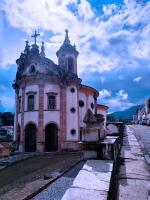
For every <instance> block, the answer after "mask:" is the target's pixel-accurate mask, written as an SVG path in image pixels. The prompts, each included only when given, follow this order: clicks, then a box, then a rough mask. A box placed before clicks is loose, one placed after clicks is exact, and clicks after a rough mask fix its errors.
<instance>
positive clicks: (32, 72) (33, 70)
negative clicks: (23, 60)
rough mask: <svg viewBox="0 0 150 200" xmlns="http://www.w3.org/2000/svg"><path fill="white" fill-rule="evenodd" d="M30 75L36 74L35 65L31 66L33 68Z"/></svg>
mask: <svg viewBox="0 0 150 200" xmlns="http://www.w3.org/2000/svg"><path fill="white" fill-rule="evenodd" d="M30 73H31V74H34V73H35V66H34V65H31V67H30Z"/></svg>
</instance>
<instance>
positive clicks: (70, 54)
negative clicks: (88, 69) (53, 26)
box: [56, 29, 79, 74]
mask: <svg viewBox="0 0 150 200" xmlns="http://www.w3.org/2000/svg"><path fill="white" fill-rule="evenodd" d="M65 32H66V33H65V39H64V42H63V44H62V46H61V47H60V49H59V50H58V51H57V52H56V55H57V57H58V65H59V66H60V67H62V68H63V69H64V70H65V71H66V72H70V73H75V74H77V57H78V54H79V53H78V51H77V50H76V47H75V45H74V46H73V45H71V43H70V40H69V36H68V30H67V29H66V30H65Z"/></svg>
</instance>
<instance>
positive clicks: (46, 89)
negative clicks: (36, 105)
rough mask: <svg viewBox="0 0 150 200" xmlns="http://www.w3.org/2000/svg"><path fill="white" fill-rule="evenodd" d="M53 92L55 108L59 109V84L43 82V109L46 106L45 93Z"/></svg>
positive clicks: (45, 108) (46, 98)
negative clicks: (54, 94)
mask: <svg viewBox="0 0 150 200" xmlns="http://www.w3.org/2000/svg"><path fill="white" fill-rule="evenodd" d="M49 92H55V93H57V95H56V110H60V86H59V85H57V84H52V83H51V84H45V87H44V110H47V108H48V97H47V93H49Z"/></svg>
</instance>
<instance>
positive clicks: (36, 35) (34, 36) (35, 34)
mask: <svg viewBox="0 0 150 200" xmlns="http://www.w3.org/2000/svg"><path fill="white" fill-rule="evenodd" d="M39 35H40V34H39V33H37V32H36V31H35V33H34V35H31V37H33V38H34V43H35V44H36V39H37V37H38V36H39Z"/></svg>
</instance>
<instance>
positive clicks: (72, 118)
mask: <svg viewBox="0 0 150 200" xmlns="http://www.w3.org/2000/svg"><path fill="white" fill-rule="evenodd" d="M72 87H73V88H74V89H75V92H74V93H72V92H71V91H70V89H71V88H72ZM72 107H74V108H75V109H76V112H75V113H72V112H71V111H70V109H71V108H72ZM66 112H67V114H66V115H67V116H66V118H67V127H66V129H67V138H66V139H67V141H77V140H79V126H78V95H77V88H76V86H73V85H72V86H69V87H67V89H66ZM71 129H75V130H76V134H74V135H72V134H71Z"/></svg>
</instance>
